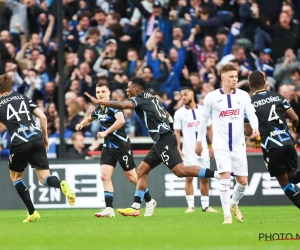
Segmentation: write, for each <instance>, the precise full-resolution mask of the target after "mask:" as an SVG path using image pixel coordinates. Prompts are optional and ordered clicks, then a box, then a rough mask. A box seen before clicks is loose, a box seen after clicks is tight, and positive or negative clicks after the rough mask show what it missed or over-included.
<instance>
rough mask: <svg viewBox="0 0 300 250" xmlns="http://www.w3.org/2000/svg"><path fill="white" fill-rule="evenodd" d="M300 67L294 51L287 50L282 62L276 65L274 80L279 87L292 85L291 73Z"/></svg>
mask: <svg viewBox="0 0 300 250" xmlns="http://www.w3.org/2000/svg"><path fill="white" fill-rule="evenodd" d="M299 67H300V61H299V60H298V59H297V57H296V55H295V53H294V51H293V50H292V49H287V50H286V51H285V53H284V58H282V61H281V62H279V63H277V64H276V65H275V71H274V78H275V80H276V81H277V86H280V85H281V84H285V83H290V82H291V78H290V77H291V76H290V71H291V70H292V69H294V68H299Z"/></svg>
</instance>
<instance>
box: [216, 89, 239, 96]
mask: <svg viewBox="0 0 300 250" xmlns="http://www.w3.org/2000/svg"><path fill="white" fill-rule="evenodd" d="M219 90H220V92H221V94H222V95H224V92H223V89H222V88H219ZM235 92H236V89H235V90H234V91H233V92H232V94H235Z"/></svg>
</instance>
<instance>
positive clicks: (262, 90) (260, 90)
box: [253, 89, 267, 94]
mask: <svg viewBox="0 0 300 250" xmlns="http://www.w3.org/2000/svg"><path fill="white" fill-rule="evenodd" d="M264 91H267V90H266V89H259V90H256V91H254V93H258V92H264ZM254 93H253V94H254Z"/></svg>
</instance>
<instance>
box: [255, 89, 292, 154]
mask: <svg viewBox="0 0 300 250" xmlns="http://www.w3.org/2000/svg"><path fill="white" fill-rule="evenodd" d="M251 100H252V104H253V106H254V108H255V110H256V116H257V118H258V122H259V132H260V136H261V146H262V148H263V149H269V148H272V147H278V146H283V145H293V144H294V141H293V139H292V137H291V135H290V132H289V129H288V126H287V123H286V120H285V112H286V111H287V110H288V109H290V108H291V106H290V104H289V102H288V101H287V100H286V99H285V98H284V97H283V96H281V95H280V94H278V93H276V92H273V91H267V90H260V91H257V92H255V93H254V94H253V96H252V97H251Z"/></svg>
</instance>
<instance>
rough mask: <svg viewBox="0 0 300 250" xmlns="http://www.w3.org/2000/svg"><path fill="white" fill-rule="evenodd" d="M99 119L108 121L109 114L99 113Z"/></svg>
mask: <svg viewBox="0 0 300 250" xmlns="http://www.w3.org/2000/svg"><path fill="white" fill-rule="evenodd" d="M98 119H99V120H100V121H106V119H107V114H105V115H101V114H98Z"/></svg>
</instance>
